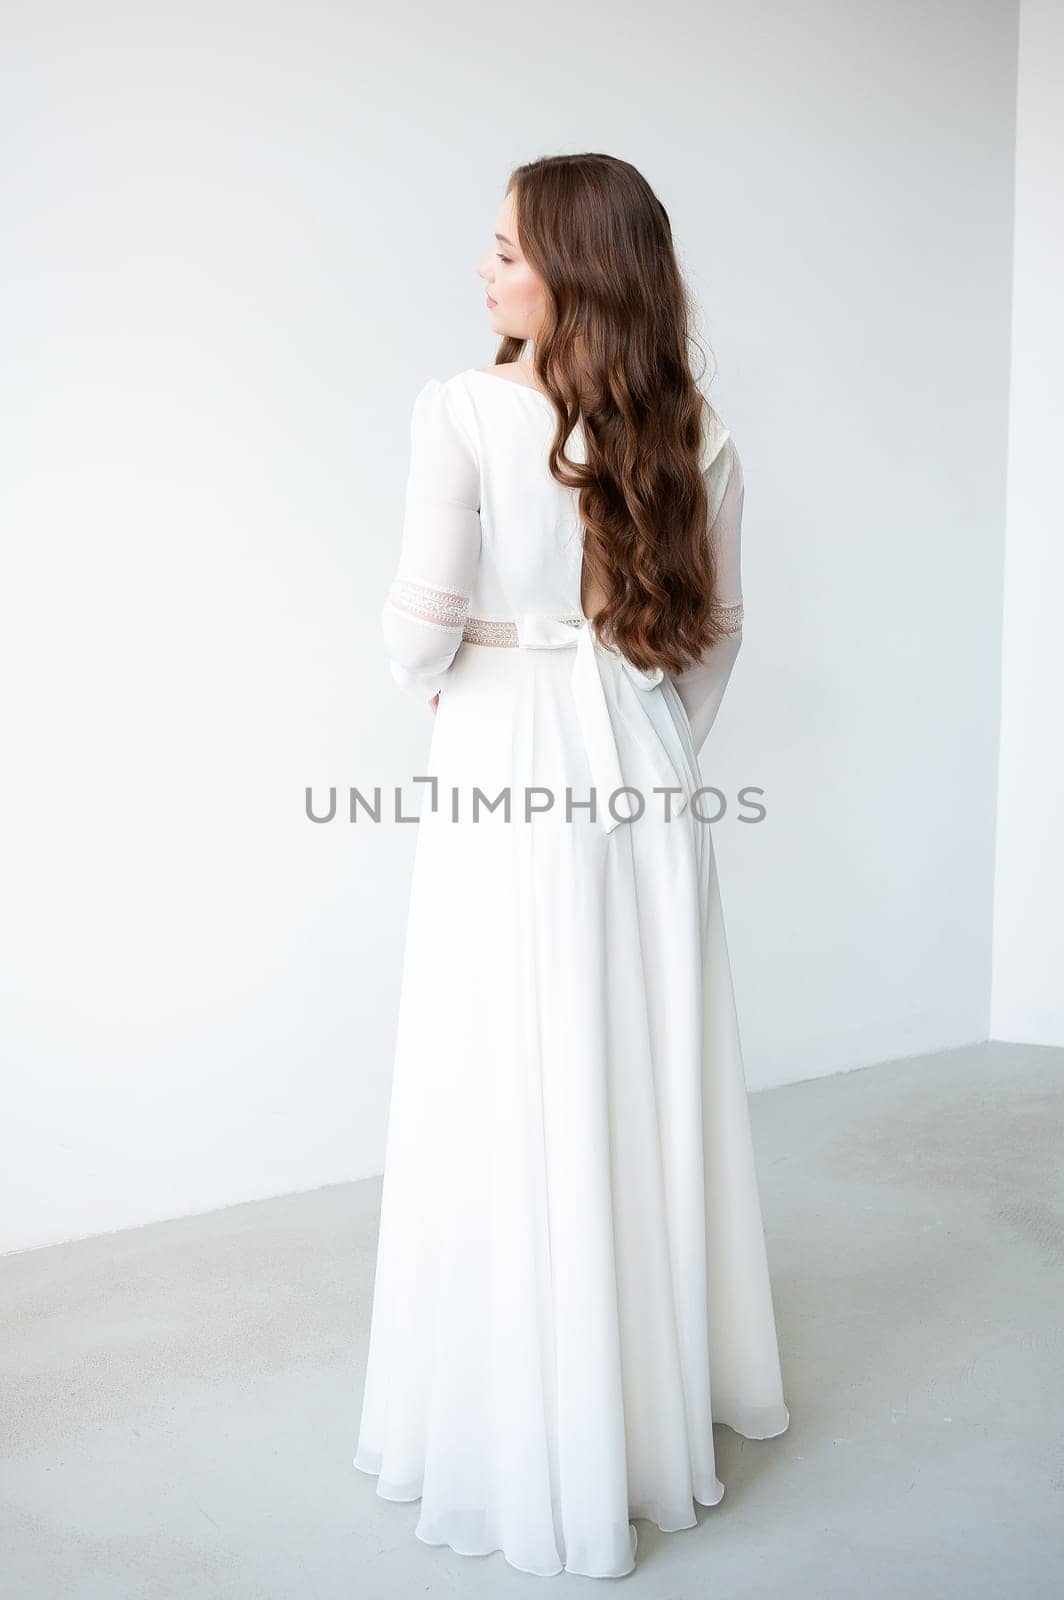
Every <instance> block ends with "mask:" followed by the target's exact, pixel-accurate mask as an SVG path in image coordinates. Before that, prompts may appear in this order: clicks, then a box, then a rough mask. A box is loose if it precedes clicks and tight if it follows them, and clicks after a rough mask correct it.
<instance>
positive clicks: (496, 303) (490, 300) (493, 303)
mask: <svg viewBox="0 0 1064 1600" xmlns="http://www.w3.org/2000/svg"><path fill="white" fill-rule="evenodd" d="M487 299H488V305H489V306H492V307H493V306H497V305H498V303H499V302H498V301H497V300H493V299H492V298H491V295H490V294H489V295H488V297H487Z"/></svg>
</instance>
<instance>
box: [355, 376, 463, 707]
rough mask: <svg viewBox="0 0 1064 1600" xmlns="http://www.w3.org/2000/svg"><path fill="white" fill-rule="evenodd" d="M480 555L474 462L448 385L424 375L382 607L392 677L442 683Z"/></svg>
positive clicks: (426, 689) (410, 685) (431, 685)
mask: <svg viewBox="0 0 1064 1600" xmlns="http://www.w3.org/2000/svg"><path fill="white" fill-rule="evenodd" d="M479 560H480V467H479V463H478V460H477V456H476V451H475V449H474V446H473V443H472V440H471V438H470V436H469V433H468V432H467V431H466V428H465V427H463V425H462V423H461V422H460V420H459V418H458V415H457V414H456V409H455V404H454V401H453V399H452V397H451V396H449V395H448V392H447V388H446V385H445V384H444V383H442V382H441V381H440V380H439V379H437V378H430V379H429V381H428V383H426V384H425V386H424V388H423V389H422V390H421V391H420V393H419V394H418V396H417V398H416V400H415V401H414V409H413V413H412V415H411V419H410V468H409V475H408V477H407V485H406V504H405V509H404V514H403V532H402V541H401V544H400V550H399V560H398V565H397V568H396V571H395V575H394V577H393V578H392V582H391V585H390V586H389V589H388V593H387V596H386V598H385V601H384V605H383V607H382V610H381V614H380V620H381V628H382V631H383V633H384V644H385V650H386V652H387V656H388V664H389V666H390V668H391V672H392V676H393V678H394V679H395V681H396V683H398V684H399V686H400V688H403V689H406V690H408V691H409V692H410V693H411V694H416V695H417V696H418V698H419V699H421V698H428V699H431V698H432V696H433V695H434V694H435V693H436V692H437V690H438V689H440V688H441V687H442V686H443V684H444V683H445V682H446V679H447V674H448V672H449V671H450V668H451V664H452V662H453V661H454V657H455V655H456V653H457V651H458V646H459V645H460V644H461V642H462V627H463V624H464V623H465V619H466V613H467V612H468V610H469V601H470V598H471V596H472V592H473V579H474V576H475V573H476V570H477V564H478V562H479Z"/></svg>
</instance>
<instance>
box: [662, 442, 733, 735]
mask: <svg viewBox="0 0 1064 1600" xmlns="http://www.w3.org/2000/svg"><path fill="white" fill-rule="evenodd" d="M703 476H704V478H705V480H706V490H707V493H708V496H709V516H710V527H709V535H708V537H709V540H710V544H711V547H712V549H713V554H714V556H715V557H716V562H717V601H718V605H719V607H720V608H721V609H720V621H721V623H722V625H723V626H724V627H725V628H726V629H727V633H726V635H725V637H724V638H722V639H719V640H718V641H717V643H716V644H715V645H711V646H710V648H709V649H708V650H707V651H706V653H705V654H704V655H703V656H702V657H701V659H700V660H698V661H696V662H694V663H692V665H691V666H689V667H687V668H686V669H685V671H683V672H682V673H680V674H679V675H677V676H674V677H673V680H672V681H673V683H674V684H675V685H676V688H677V689H678V690H679V694H680V699H681V700H682V701H683V703H684V709H685V710H686V712H687V717H688V720H689V722H690V724H691V738H692V741H693V743H694V747H695V754H696V755H697V754H698V752H699V750H700V749H701V748H702V745H703V744H704V743H705V740H706V736H707V734H708V733H709V730H710V728H712V726H713V723H714V721H715V719H716V715H717V711H718V710H719V708H720V703H721V701H722V700H723V698H724V691H725V689H726V688H727V687H728V679H729V678H730V677H731V672H732V668H733V667H734V665H735V660H736V657H737V656H738V654H739V649H740V647H741V645H742V641H743V586H742V573H741V560H740V558H741V540H742V521H743V469H742V463H741V461H740V460H739V452H738V451H737V450H736V448H735V444H734V442H733V440H732V438H731V435H730V434H727V432H726V430H725V436H724V438H723V440H722V442H721V443H720V446H719V448H717V449H716V450H715V451H714V452H713V456H712V460H711V461H710V462H709V464H708V465H707V466H706V467H705V468H704V471H703Z"/></svg>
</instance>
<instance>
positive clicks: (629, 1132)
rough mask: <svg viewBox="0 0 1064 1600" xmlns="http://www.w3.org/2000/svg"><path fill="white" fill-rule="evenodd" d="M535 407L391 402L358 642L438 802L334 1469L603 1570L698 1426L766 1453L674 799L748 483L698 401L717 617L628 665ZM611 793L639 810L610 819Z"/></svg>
mask: <svg viewBox="0 0 1064 1600" xmlns="http://www.w3.org/2000/svg"><path fill="white" fill-rule="evenodd" d="M554 416H555V413H554V409H553V406H552V404H551V403H550V401H549V400H548V399H547V397H546V396H545V395H544V394H543V393H542V392H541V391H539V390H538V389H532V388H528V387H526V386H524V385H522V384H520V383H519V382H518V381H517V380H515V379H512V378H506V377H502V376H499V375H498V374H496V373H492V372H488V371H485V370H483V369H480V368H472V369H469V370H468V371H464V372H460V373H458V374H457V375H455V376H454V377H452V378H450V379H448V380H447V381H446V382H442V381H440V380H437V379H431V380H430V381H429V382H428V383H426V384H425V385H424V387H423V388H422V389H421V391H420V393H419V394H418V396H417V398H416V401H415V404H414V410H413V417H412V423H411V457H410V474H409V481H408V487H407V497H406V511H405V520H404V526H403V537H402V544H401V550H400V554H399V561H398V569H397V571H396V574H395V579H394V582H393V583H392V585H391V587H390V590H389V593H388V596H387V599H386V601H385V604H384V608H383V612H382V624H383V629H384V634H385V640H386V647H387V651H388V656H389V660H390V663H391V669H392V672H393V675H394V676H395V678H396V680H397V681H398V682H399V683H400V685H402V686H403V687H404V688H405V689H408V690H409V691H410V692H411V693H414V694H416V695H417V696H418V697H419V698H421V699H424V700H425V701H426V702H427V701H428V700H429V698H430V697H431V696H432V695H433V694H434V693H435V692H436V691H437V690H440V691H441V693H440V699H439V705H438V708H437V711H436V713H435V717H434V721H433V728H432V738H431V745H430V750H429V756H428V762H427V765H426V766H425V767H423V768H420V769H419V770H420V771H422V772H424V773H425V774H426V775H431V777H432V778H433V779H435V780H436V785H435V796H434V795H433V787H432V786H431V785H428V784H423V785H419V786H418V790H419V792H420V794H421V797H422V800H421V808H420V813H419V822H418V825H417V843H416V849H415V861H414V872H413V879H412V885H411V893H410V903H409V921H408V932H407V941H406V947H405V956H404V965H403V974H402V987H401V999H400V1009H399V1017H398V1030H397V1039H396V1049H395V1058H394V1071H393V1080H392V1098H391V1107H390V1113H389V1122H388V1136H387V1149H386V1158H385V1172H384V1180H383V1192H382V1203H381V1215H380V1229H379V1236H378V1246H377V1264H376V1275H375V1281H374V1297H373V1308H372V1321H371V1327H370V1337H369V1348H368V1358H367V1370H366V1375H365V1384H364V1390H363V1398H362V1413H361V1424H360V1431H359V1437H358V1443H357V1450H356V1454H355V1457H354V1464H355V1466H356V1467H358V1468H360V1469H361V1470H363V1471H364V1472H367V1473H372V1474H375V1475H377V1476H378V1482H377V1493H378V1494H379V1495H381V1496H382V1497H383V1498H385V1499H388V1500H416V1499H418V1498H419V1497H420V1500H421V1506H420V1510H419V1517H418V1521H417V1525H416V1529H415V1531H416V1533H417V1536H418V1538H419V1539H422V1540H424V1541H425V1542H426V1543H429V1544H446V1545H449V1546H451V1548H452V1549H454V1550H456V1551H459V1552H462V1553H465V1554H487V1553H488V1552H491V1551H495V1550H501V1551H502V1553H503V1555H504V1557H505V1559H506V1560H507V1561H508V1562H509V1563H510V1564H511V1565H512V1566H514V1567H517V1568H520V1569H521V1570H522V1571H524V1572H529V1573H536V1574H541V1575H544V1576H548V1575H552V1574H554V1573H558V1572H561V1571H562V1570H566V1571H569V1572H573V1573H580V1574H584V1575H586V1576H590V1577H619V1576H622V1575H624V1574H625V1573H627V1572H630V1571H632V1569H633V1568H634V1565H635V1551H636V1542H637V1540H636V1530H635V1527H634V1524H633V1521H632V1519H633V1518H639V1517H646V1518H649V1519H651V1520H652V1521H653V1522H654V1523H656V1524H657V1526H658V1527H659V1528H660V1529H662V1530H667V1531H672V1530H676V1529H680V1528H691V1527H694V1526H695V1525H696V1523H697V1517H696V1515H695V1510H694V1502H696V1501H697V1502H698V1503H699V1504H701V1505H703V1506H713V1505H716V1504H717V1502H718V1501H719V1500H720V1499H721V1497H722V1496H723V1494H724V1486H723V1484H722V1483H721V1481H720V1480H719V1478H718V1477H717V1474H716V1468H715V1458H714V1447H713V1423H714V1422H716V1423H726V1424H727V1425H728V1426H729V1427H731V1428H733V1429H734V1430H735V1431H736V1432H738V1433H740V1434H743V1435H745V1436H746V1437H747V1438H749V1439H766V1438H770V1437H772V1436H774V1435H776V1434H780V1433H782V1432H783V1431H784V1430H785V1429H786V1428H787V1426H788V1423H789V1420H790V1419H789V1415H788V1411H787V1407H786V1406H785V1404H784V1400H783V1392H782V1384H781V1375H780V1363H779V1352H778V1347H777V1335H776V1327H775V1321H774V1310H773V1302H772V1294H771V1287H770V1281H769V1273H768V1265H767V1256H766V1247H765V1237H764V1231H763V1224H762V1214H761V1206H760V1196H759V1191H758V1183H757V1175H756V1170H755V1164H754V1153H753V1146H752V1141H751V1133H750V1124H749V1116H748V1103H747V1089H746V1082H745V1076H744V1067H743V1060H742V1051H741V1044H740V1035H739V1028H738V1023H737V1017H736V1009H735V999H734V993H733V988H732V979H731V971H730V966H729V958H728V949H727V944H726V939H725V930H724V923H723V920H722V914H721V904H720V896H719V892H718V884H717V874H716V865H715V859H714V850H713V838H712V830H711V827H710V825H709V824H708V823H706V822H703V821H700V820H699V816H698V814H701V815H703V816H709V815H711V814H712V809H713V808H712V803H711V801H710V800H706V801H698V800H697V799H696V798H695V795H694V791H695V790H696V789H697V788H698V787H699V785H700V784H701V781H702V780H701V775H700V772H699V767H698V759H697V752H698V749H699V748H700V746H701V744H702V742H703V741H704V739H705V736H706V734H707V732H708V731H709V728H710V726H711V724H712V721H713V718H714V716H715V714H716V710H717V707H718V705H719V703H720V699H721V696H722V695H723V693H724V688H725V685H726V683H727V681H728V677H729V675H730V672H731V668H732V664H733V662H734V660H735V655H736V652H737V650H738V648H739V642H740V639H741V621H742V591H741V587H740V569H739V548H740V521H741V512H742V472H741V467H740V463H739V458H738V455H737V453H736V451H735V447H734V444H733V442H732V440H731V437H730V434H729V431H728V429H727V428H726V427H725V426H724V425H723V423H722V422H721V420H720V418H719V417H718V416H717V414H716V412H715V411H714V410H713V409H712V408H711V407H709V406H708V405H707V407H706V413H705V416H706V425H705V447H704V455H703V470H704V474H705V480H706V484H707V487H708V489H709V504H710V526H709V528H708V530H707V537H709V538H712V539H713V540H714V542H715V547H716V550H717V555H718V561H719V564H720V571H721V579H722V585H723V587H722V589H721V591H720V593H721V599H722V600H723V601H724V602H725V603H726V604H728V605H730V607H731V612H730V616H731V623H732V627H733V629H734V631H733V632H731V633H730V634H729V635H728V636H727V637H726V638H725V639H723V640H722V641H721V642H720V643H719V644H717V645H716V646H715V647H714V648H713V649H712V650H710V651H709V652H708V653H707V655H706V658H705V659H704V660H703V661H701V662H699V663H696V664H695V665H693V666H692V667H691V668H689V669H688V671H687V672H685V673H684V674H683V675H682V677H679V678H674V677H669V676H668V675H662V674H661V672H660V670H659V671H657V672H656V673H644V672H641V671H639V669H637V668H636V667H635V666H634V665H633V664H632V663H630V662H628V661H627V660H626V659H625V658H623V657H622V656H621V655H620V654H619V653H617V652H616V651H612V650H610V649H609V648H607V647H606V646H605V645H603V644H602V643H601V642H600V641H599V640H598V639H597V637H596V636H595V632H594V628H593V627H592V626H591V625H590V624H588V622H587V620H586V618H585V617H584V615H583V612H582V608H581V599H580V596H581V582H580V579H581V559H582V552H581V529H580V523H579V517H578V509H577V494H576V491H571V490H567V489H565V488H563V487H562V486H561V485H559V484H558V483H557V482H556V481H555V480H554V479H553V478H552V477H551V475H550V473H549V471H548V468H547V464H546V455H547V449H548V446H549V443H550V440H551V437H552V433H553V429H554ZM582 451H583V444H582V436H581V434H580V430H579V428H578V429H577V431H576V433H575V434H574V436H573V437H572V438H571V439H570V441H569V444H568V453H569V454H570V456H571V457H573V458H574V459H577V458H580V457H581V455H582ZM426 714H427V715H429V716H431V715H432V713H431V712H428V711H427V708H426ZM622 785H629V786H631V787H632V788H633V789H635V790H638V797H629V798H630V801H631V810H632V812H633V813H639V812H641V813H642V814H641V815H632V816H631V817H630V818H629V813H628V811H627V810H626V804H627V801H626V796H625V795H623V794H622V795H621V796H619V797H617V798H616V799H615V801H614V805H613V807H612V808H611V807H610V805H609V799H610V796H611V794H612V793H613V791H614V790H615V789H618V788H620V787H621V786H622ZM567 787H568V788H569V789H570V790H571V799H572V803H573V808H572V810H571V811H570V813H569V815H568V817H567V815H566V797H567ZM668 787H671V788H672V789H673V790H677V791H679V792H678V793H674V794H673V795H672V796H671V807H670V810H671V816H669V818H668V819H666V808H665V796H664V794H661V793H658V792H655V790H656V789H662V788H668ZM592 788H594V789H595V791H596V809H595V813H594V815H593V816H592V814H591V812H590V810H589V808H588V805H587V802H588V800H589V796H590V790H591V789H592ZM507 789H508V790H509V794H510V800H511V809H510V813H509V816H508V817H507V815H506V814H505V812H504V809H503V805H502V804H500V803H499V802H500V800H501V797H502V796H503V793H504V791H506V790H507ZM526 789H527V790H528V791H529V794H528V804H529V807H530V809H529V810H528V811H527V812H526V809H525V806H526V793H525V791H526ZM477 794H479V796H480V802H479V804H480V811H479V815H478V816H477V818H476V819H475V820H474V801H475V799H476V796H477ZM548 795H549V796H551V797H552V803H551V804H549V805H548V801H547V796H548ZM434 799H435V804H434V803H433V801H434ZM640 800H641V801H642V803H640ZM415 803H416V802H415ZM491 803H494V805H495V809H489V804H491ZM581 803H582V804H581ZM542 808H545V809H542Z"/></svg>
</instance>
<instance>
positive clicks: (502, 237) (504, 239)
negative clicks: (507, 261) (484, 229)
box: [495, 233, 513, 245]
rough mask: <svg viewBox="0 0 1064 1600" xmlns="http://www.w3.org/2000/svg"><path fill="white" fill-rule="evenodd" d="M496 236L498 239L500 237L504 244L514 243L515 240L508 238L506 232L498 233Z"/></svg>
mask: <svg viewBox="0 0 1064 1600" xmlns="http://www.w3.org/2000/svg"><path fill="white" fill-rule="evenodd" d="M495 237H496V239H500V240H501V241H502V243H503V244H509V245H512V244H513V240H512V239H508V238H507V237H506V235H505V233H497V234H496V235H495Z"/></svg>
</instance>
